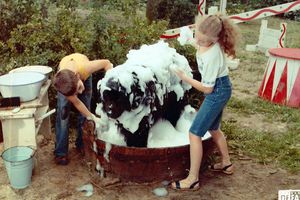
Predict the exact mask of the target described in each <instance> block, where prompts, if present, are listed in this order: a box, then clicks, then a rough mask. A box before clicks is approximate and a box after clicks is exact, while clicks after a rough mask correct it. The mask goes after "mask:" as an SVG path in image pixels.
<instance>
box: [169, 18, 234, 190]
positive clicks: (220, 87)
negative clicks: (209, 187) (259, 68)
mask: <svg viewBox="0 0 300 200" xmlns="http://www.w3.org/2000/svg"><path fill="white" fill-rule="evenodd" d="M238 35H239V34H238V29H237V27H236V26H235V25H234V24H233V23H232V22H231V21H230V19H229V18H226V17H224V16H221V15H209V16H199V17H198V18H197V19H196V31H195V47H196V49H197V53H196V58H197V63H198V69H199V71H200V73H201V75H202V81H201V82H199V81H197V80H195V79H193V78H191V77H189V76H187V75H186V74H185V73H184V72H183V71H180V70H176V71H175V73H176V74H177V76H178V77H179V78H180V79H182V80H183V81H185V82H187V83H189V84H190V85H192V86H193V87H194V88H196V89H197V90H199V91H201V92H203V93H205V95H206V97H205V99H204V101H203V103H202V105H201V107H200V109H199V111H198V113H197V115H196V117H195V119H194V121H193V123H192V126H191V128H190V133H189V138H190V163H191V164H190V170H189V175H188V177H187V178H185V179H183V180H181V181H175V182H173V183H172V184H171V187H172V188H173V189H177V190H182V189H188V190H189V189H198V188H199V180H198V177H199V170H200V166H201V159H202V153H203V149H202V140H201V137H202V136H204V134H205V133H206V132H207V131H209V133H210V134H211V135H212V138H213V140H214V142H215V143H216V145H217V147H218V150H219V151H220V154H221V162H220V163H217V164H214V165H211V166H209V169H211V170H213V171H221V172H223V173H225V174H232V173H233V166H232V163H231V161H230V157H229V153H228V148H227V142H226V139H225V137H224V134H223V132H222V131H221V130H220V122H221V117H222V113H223V109H224V107H225V105H226V103H227V102H228V100H229V98H230V96H231V83H230V80H229V77H228V68H227V67H226V64H225V55H224V53H226V54H227V55H228V56H233V57H234V56H235V44H236V41H237V37H238Z"/></svg>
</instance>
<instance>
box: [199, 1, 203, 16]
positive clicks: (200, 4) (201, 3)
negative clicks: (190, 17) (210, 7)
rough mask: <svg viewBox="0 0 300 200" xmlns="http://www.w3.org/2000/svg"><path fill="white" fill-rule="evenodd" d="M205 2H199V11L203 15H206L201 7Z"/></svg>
mask: <svg viewBox="0 0 300 200" xmlns="http://www.w3.org/2000/svg"><path fill="white" fill-rule="evenodd" d="M203 3H204V0H202V1H201V2H200V3H199V5H198V11H199V13H200V15H202V16H203V15H204V14H203V12H202V10H201V7H202V5H203Z"/></svg>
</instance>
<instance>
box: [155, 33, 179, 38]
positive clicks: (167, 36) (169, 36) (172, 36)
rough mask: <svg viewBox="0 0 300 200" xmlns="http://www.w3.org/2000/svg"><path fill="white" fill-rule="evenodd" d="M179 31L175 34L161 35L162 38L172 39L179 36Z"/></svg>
mask: <svg viewBox="0 0 300 200" xmlns="http://www.w3.org/2000/svg"><path fill="white" fill-rule="evenodd" d="M179 35H180V34H179V33H177V34H175V35H161V36H160V38H161V39H172V38H177V37H179Z"/></svg>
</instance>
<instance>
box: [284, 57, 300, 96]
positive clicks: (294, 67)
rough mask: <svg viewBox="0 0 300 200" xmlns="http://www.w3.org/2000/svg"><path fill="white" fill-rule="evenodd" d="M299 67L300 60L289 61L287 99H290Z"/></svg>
mask: <svg viewBox="0 0 300 200" xmlns="http://www.w3.org/2000/svg"><path fill="white" fill-rule="evenodd" d="M299 68H300V60H289V61H288V72H287V99H288V100H289V99H290V96H291V93H292V89H293V86H294V84H295V81H296V78H297V75H298V72H299ZM297 84H299V83H297Z"/></svg>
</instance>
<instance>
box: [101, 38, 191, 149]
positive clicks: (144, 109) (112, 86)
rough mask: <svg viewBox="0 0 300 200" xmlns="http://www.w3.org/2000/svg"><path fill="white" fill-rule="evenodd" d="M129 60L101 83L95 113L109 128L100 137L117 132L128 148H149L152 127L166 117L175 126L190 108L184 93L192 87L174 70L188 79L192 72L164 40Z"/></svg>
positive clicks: (134, 51) (149, 46)
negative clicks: (148, 141) (177, 69)
mask: <svg viewBox="0 0 300 200" xmlns="http://www.w3.org/2000/svg"><path fill="white" fill-rule="evenodd" d="M127 58H128V59H127V61H126V62H125V63H124V64H122V65H119V66H116V67H115V68H113V69H111V70H110V71H108V72H107V73H106V75H105V76H104V78H103V79H102V80H100V81H99V82H98V85H97V88H98V93H99V97H100V99H99V102H100V103H98V105H97V109H96V113H97V114H99V115H100V116H101V119H102V120H103V124H107V125H108V127H106V128H107V129H106V130H104V129H102V130H101V129H100V130H99V131H98V137H99V138H100V139H101V134H102V133H104V132H107V133H108V134H113V133H112V132H114V131H116V130H118V131H119V133H120V134H121V137H123V138H124V140H125V143H126V145H127V146H135V147H146V146H147V139H148V133H149V129H150V128H151V127H152V126H153V124H154V123H155V122H156V121H157V120H158V119H160V118H164V119H167V120H169V121H170V122H171V123H172V124H173V126H175V125H176V122H177V120H178V118H179V117H180V113H181V112H182V110H183V108H184V106H185V105H187V98H186V95H185V94H186V92H187V91H188V90H189V89H190V88H191V86H190V85H188V84H186V83H184V82H182V81H181V80H180V79H179V78H178V77H177V76H176V74H175V73H174V72H172V70H174V69H176V68H179V69H181V70H184V71H185V72H186V73H187V74H188V75H189V76H192V73H191V72H192V70H191V68H190V66H189V64H188V61H187V59H186V58H185V57H184V56H181V55H179V54H178V53H177V52H176V50H175V49H173V48H170V47H169V46H168V44H167V43H165V42H163V41H160V42H158V43H156V44H153V45H143V46H142V47H141V48H140V49H138V50H131V51H129V53H128V54H127ZM112 126H117V129H116V128H113V129H112ZM162 134H163V133H162ZM113 140H114V139H113ZM110 142H111V143H114V142H113V141H110Z"/></svg>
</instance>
